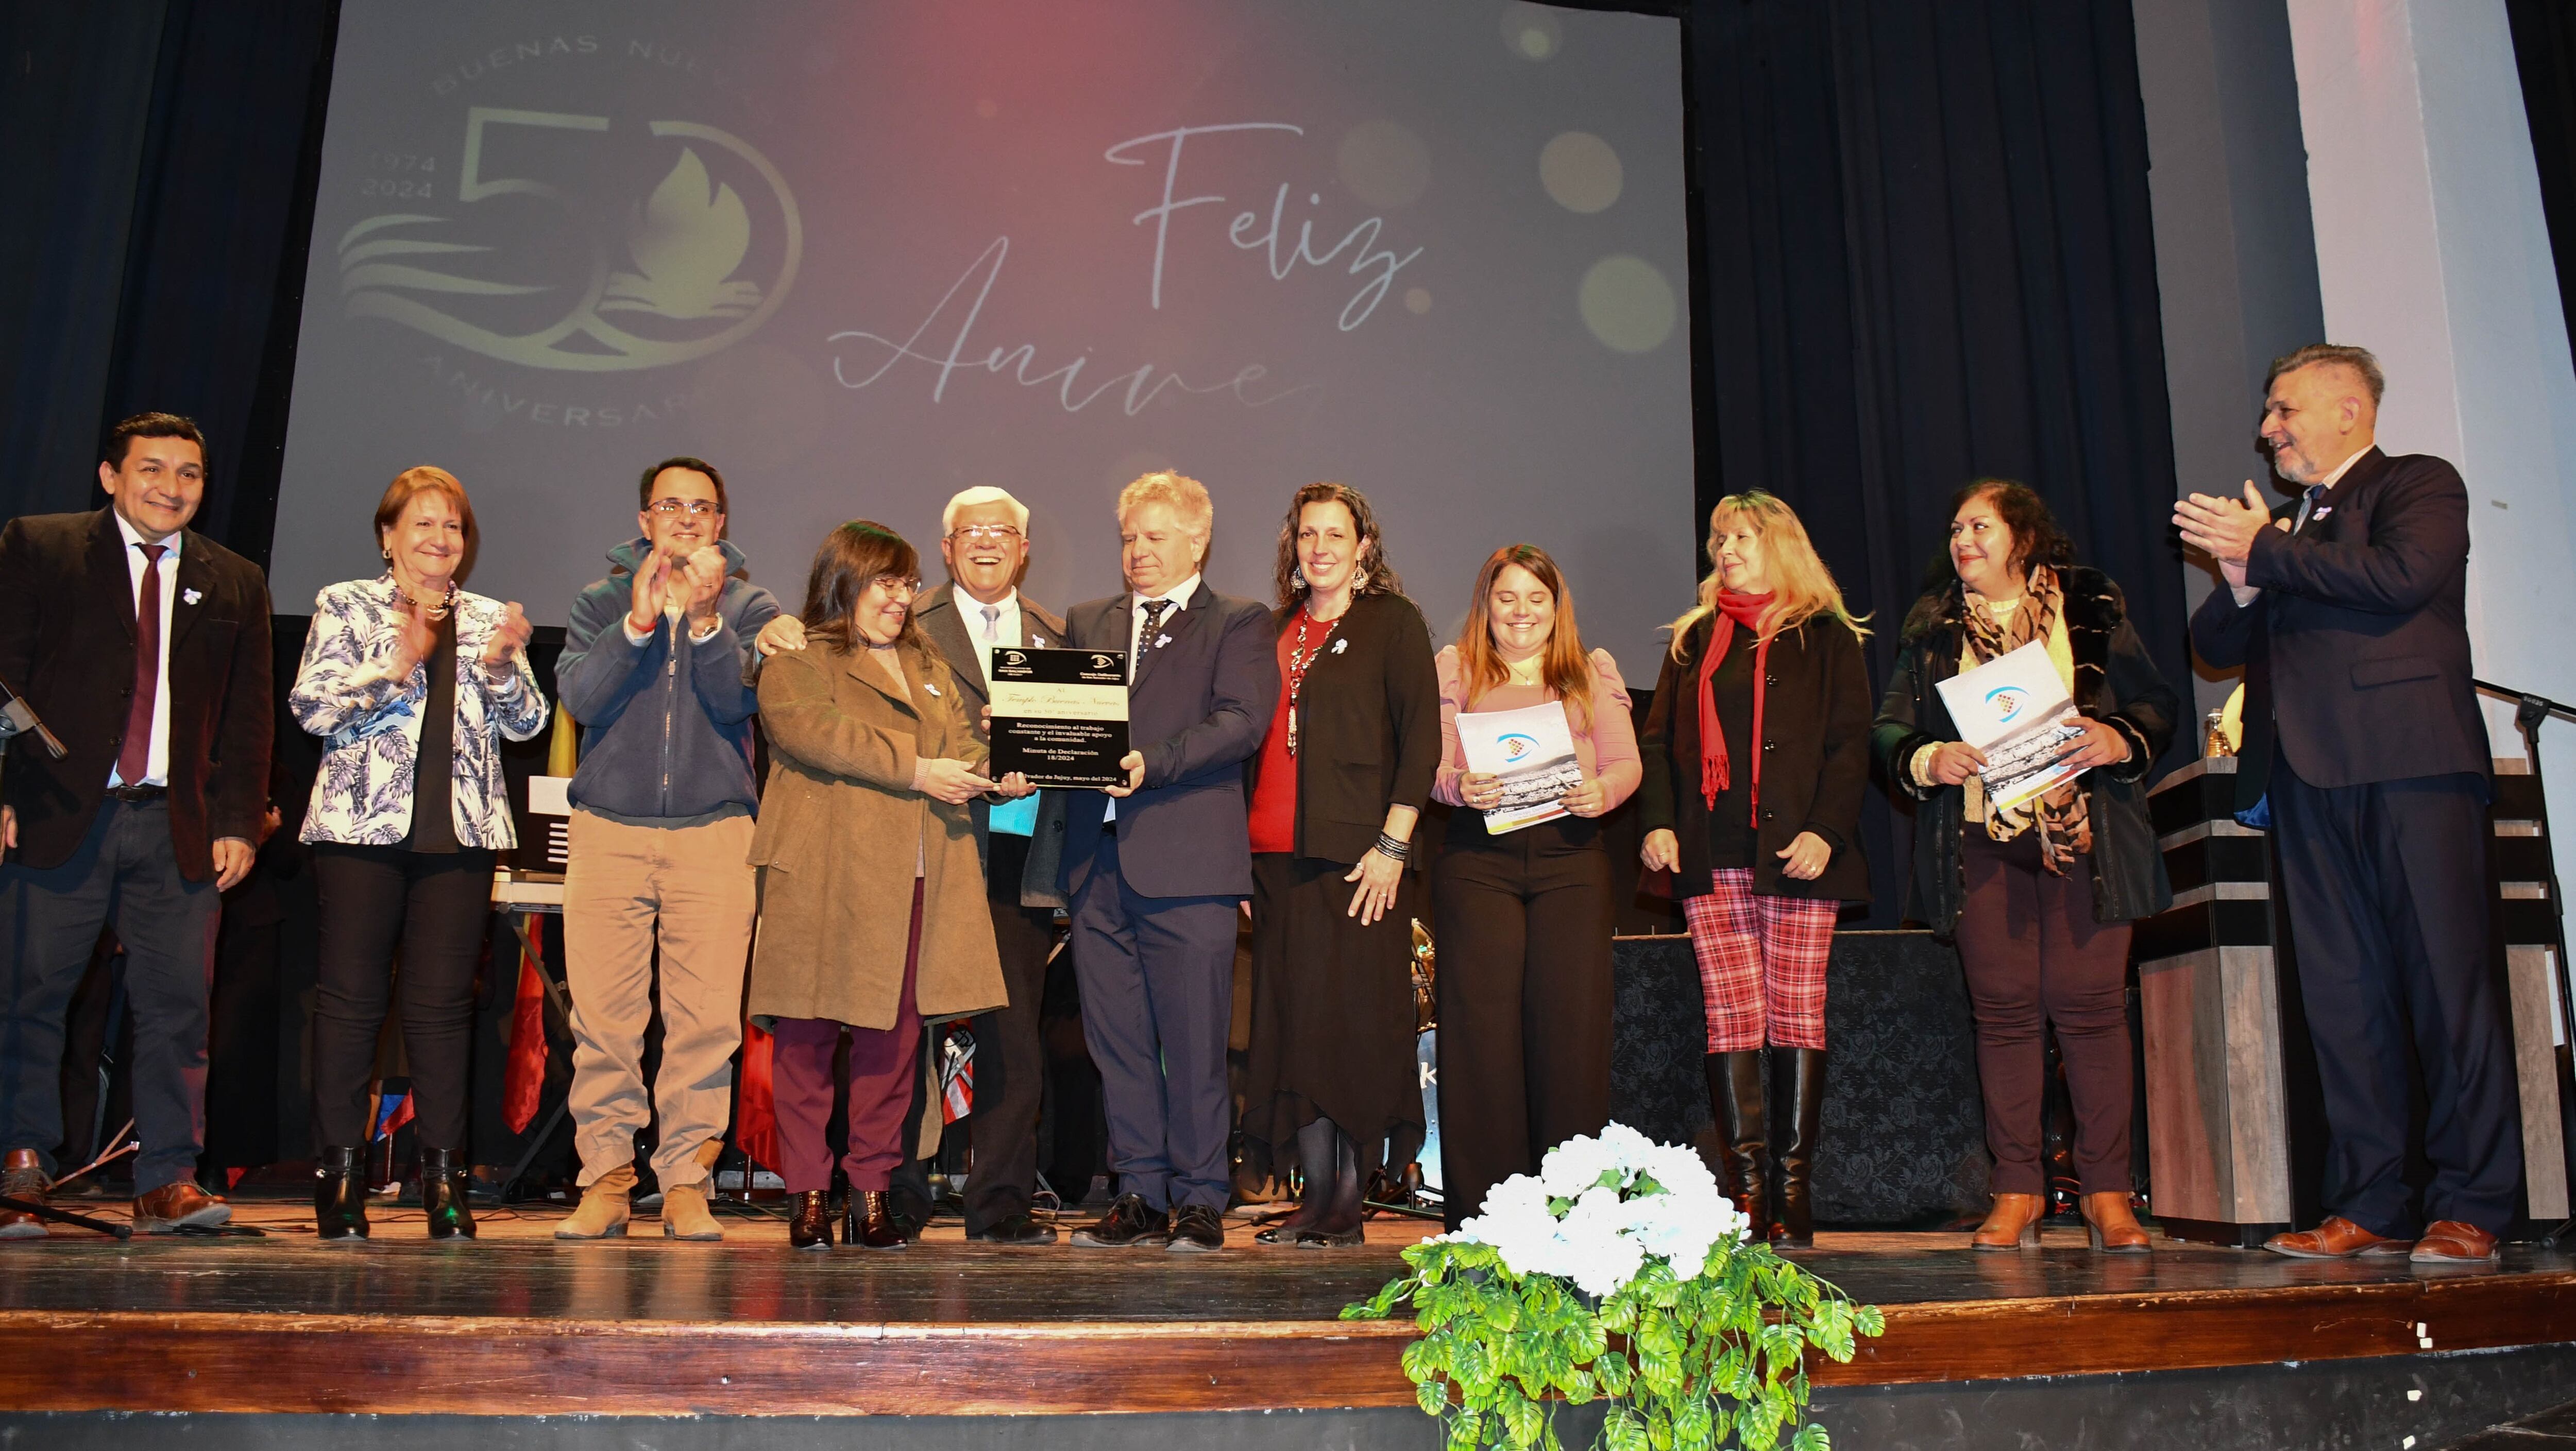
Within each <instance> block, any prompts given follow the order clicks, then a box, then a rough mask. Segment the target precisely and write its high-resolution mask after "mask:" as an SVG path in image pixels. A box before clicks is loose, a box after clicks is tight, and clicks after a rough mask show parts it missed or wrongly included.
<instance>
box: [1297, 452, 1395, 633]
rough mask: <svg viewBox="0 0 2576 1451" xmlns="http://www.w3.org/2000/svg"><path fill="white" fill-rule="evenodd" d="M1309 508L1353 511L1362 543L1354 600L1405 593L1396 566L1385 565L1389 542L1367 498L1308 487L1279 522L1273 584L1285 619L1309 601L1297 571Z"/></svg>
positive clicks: (1339, 487) (1334, 487) (1346, 488)
mask: <svg viewBox="0 0 2576 1451" xmlns="http://www.w3.org/2000/svg"><path fill="white" fill-rule="evenodd" d="M1309 504H1339V505H1341V506H1342V507H1343V508H1344V509H1347V510H1349V511H1350V515H1351V528H1352V530H1353V531H1354V532H1355V533H1357V534H1358V535H1359V539H1360V544H1359V549H1360V557H1359V570H1360V580H1359V587H1358V588H1357V589H1354V590H1352V591H1351V593H1352V594H1353V595H1354V596H1357V595H1400V594H1402V593H1404V581H1403V580H1401V579H1399V578H1397V577H1396V573H1395V566H1393V565H1391V564H1388V563H1387V562H1386V539H1385V537H1384V536H1383V535H1381V534H1380V533H1378V527H1377V515H1376V514H1375V513H1374V512H1372V511H1371V510H1370V508H1369V502H1368V498H1367V496H1366V495H1364V494H1362V493H1361V492H1360V491H1359V490H1357V489H1354V488H1352V487H1351V486H1350V485H1348V484H1334V483H1318V484H1308V485H1307V486H1306V487H1304V488H1302V489H1299V490H1298V491H1297V493H1296V496H1295V497H1293V498H1291V499H1290V500H1289V501H1288V517H1286V518H1284V519H1282V520H1280V521H1279V563H1278V568H1277V570H1276V571H1275V573H1274V574H1273V577H1272V580H1271V584H1272V590H1273V593H1274V595H1275V597H1276V604H1277V608H1278V612H1279V614H1280V616H1281V617H1282V618H1285V617H1286V615H1287V613H1288V612H1289V611H1290V610H1293V609H1295V608H1297V602H1298V601H1299V600H1302V599H1304V598H1305V597H1306V580H1305V577H1304V575H1303V574H1301V573H1300V572H1299V571H1298V568H1297V526H1298V523H1299V516H1300V515H1302V514H1304V513H1305V512H1306V506H1307V505H1309Z"/></svg>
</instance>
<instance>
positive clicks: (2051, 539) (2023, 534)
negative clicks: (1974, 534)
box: [1923, 479, 2075, 593]
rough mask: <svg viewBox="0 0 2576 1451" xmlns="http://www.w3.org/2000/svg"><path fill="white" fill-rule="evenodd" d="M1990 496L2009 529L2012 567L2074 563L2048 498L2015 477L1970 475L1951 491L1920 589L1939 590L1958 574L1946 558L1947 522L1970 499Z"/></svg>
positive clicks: (2025, 570) (2071, 544)
mask: <svg viewBox="0 0 2576 1451" xmlns="http://www.w3.org/2000/svg"><path fill="white" fill-rule="evenodd" d="M1977 498H1985V499H1990V500H1992V501H1993V503H1994V506H1995V514H1996V516H1997V517H1999V518H2001V519H2002V520H2003V521H2004V527H2005V528H2007V529H2010V530H2011V531H2012V537H2013V552H2012V559H2011V561H2010V568H2011V569H2012V572H2013V573H2014V574H2017V575H2022V576H2025V577H2027V576H2028V575H2029V573H2030V567H2031V566H2032V565H2034V564H2049V565H2057V564H2073V563H2074V562H2075V541H2074V540H2072V539H2069V538H2068V537H2066V531H2065V530H2063V529H2060V528H2059V527H2057V516H2056V515H2055V514H2052V513H2050V512H2049V511H2048V501H2047V500H2045V499H2043V498H2041V497H2040V496H2039V491H2038V490H2036V489H2033V488H2032V487H2031V486H2030V485H2028V484H2025V483H2022V482H2021V481H2019V480H2017V479H1970V480H1969V481H1968V482H1966V483H1964V484H1961V485H1960V486H1959V491H1958V492H1957V493H1955V494H1952V495H1951V496H1950V509H1949V512H1948V513H1946V514H1944V515H1942V516H1941V518H1942V524H1941V529H1942V539H1943V540H1944V543H1943V544H1942V545H1941V547H1940V550H1939V552H1937V553H1935V554H1934V555H1933V556H1932V563H1931V564H1930V565H1929V566H1928V567H1927V568H1925V570H1924V571H1923V588H1924V590H1925V592H1927V593H1928V592H1930V591H1932V590H1936V589H1939V588H1941V587H1943V586H1944V585H1946V584H1948V583H1949V582H1950V581H1952V580H1954V579H1957V578H1958V577H1959V571H1958V566H1957V565H1955V564H1953V563H1952V562H1951V560H1950V546H1949V544H1948V543H1947V542H1946V541H1947V540H1948V538H1949V528H1950V524H1949V521H1951V520H1953V519H1956V518H1958V517H1959V511H1960V510H1961V509H1964V508H1966V507H1968V501H1969V500H1971V499H1977Z"/></svg>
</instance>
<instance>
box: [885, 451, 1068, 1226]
mask: <svg viewBox="0 0 2576 1451" xmlns="http://www.w3.org/2000/svg"><path fill="white" fill-rule="evenodd" d="M1028 530H1029V511H1028V506H1027V505H1025V504H1022V503H1021V502H1020V501H1019V500H1017V499H1014V498H1012V497H1011V496H1010V495H1009V494H1007V493H1005V492H1003V491H1002V490H1000V489H995V488H975V489H968V490H966V491H965V492H964V493H962V494H959V495H958V496H957V497H955V498H953V499H950V500H949V501H948V507H947V508H946V509H945V510H944V511H942V513H941V515H940V540H939V557H940V558H941V559H942V560H943V561H945V562H946V563H947V565H948V583H946V584H944V585H941V586H939V587H938V588H936V589H932V590H929V591H927V592H925V593H924V594H923V595H922V596H921V597H920V598H919V599H917V600H915V601H914V602H913V606H912V613H913V618H914V619H915V620H916V621H918V622H919V623H920V625H921V631H922V633H923V634H925V635H928V636H929V637H930V643H932V644H933V645H936V646H938V647H939V653H940V654H942V655H944V656H946V657H947V659H948V664H949V668H950V669H952V670H954V671H955V672H956V674H957V688H958V689H959V690H960V691H961V692H963V693H964V695H965V706H966V717H967V719H969V720H981V719H982V717H983V715H984V707H985V706H986V705H987V704H989V703H990V701H991V697H992V679H993V652H994V651H996V650H1013V649H1020V648H1023V647H1027V648H1037V649H1044V648H1048V647H1051V646H1058V645H1061V644H1063V643H1064V621H1063V620H1062V619H1061V618H1059V617H1058V616H1057V615H1055V614H1054V613H1053V612H1052V611H1050V610H1048V609H1047V608H1046V606H1044V605H1041V604H1039V603H1038V602H1037V601H1035V600H1032V599H1030V598H1028V597H1027V596H1026V595H1023V594H1021V593H1020V591H1019V578H1020V574H1021V571H1022V568H1023V567H1024V566H1025V565H1026V564H1027V563H1028V559H1029V536H1028ZM1037 807H1038V798H1037V796H1036V795H1034V794H1031V795H1028V796H1023V797H1021V798H1020V799H1019V800H1017V801H992V800H986V799H979V800H977V801H975V802H973V803H972V804H971V810H972V813H973V820H974V823H975V845H976V846H977V847H978V848H979V849H981V851H982V853H983V857H984V893H985V899H986V902H987V904H988V905H989V906H990V907H991V908H992V913H993V943H994V946H995V947H997V948H999V949H1000V951H1001V957H1002V981H1003V983H1004V985H1005V986H1007V987H1008V989H1009V991H1010V1001H1009V1002H1008V1003H1007V1004H1005V1005H1004V1006H1002V1007H1001V1008H1000V1009H999V1010H997V1011H994V1012H990V1013H985V1014H982V1015H980V1016H978V1017H977V1018H976V1019H975V1024H974V1033H975V1101H974V1111H973V1112H972V1113H969V1114H968V1115H967V1117H966V1123H967V1126H968V1129H969V1131H970V1133H971V1135H972V1137H973V1142H974V1149H975V1172H974V1173H973V1175H971V1176H970V1177H969V1179H968V1181H967V1182H968V1184H969V1186H970V1192H969V1193H968V1195H967V1197H966V1237H967V1238H968V1239H972V1240H983V1241H986V1242H989V1243H993V1244H1011V1245H1036V1244H1053V1243H1054V1242H1055V1231H1054V1230H1052V1229H1049V1228H1047V1227H1046V1226H1045V1225H1042V1224H1039V1223H1038V1222H1036V1221H1035V1220H1033V1219H1031V1218H1030V1217H1029V1203H1030V1201H1031V1199H1032V1198H1034V1197H1035V1195H1036V1193H1037V1169H1038V1099H1039V1096H1040V1090H1041V1089H1042V1088H1043V1086H1044V1083H1045V1074H1046V1059H1045V1055H1044V1053H1043V1052H1042V1050H1041V1049H1040V1046H1039V1043H1038V1004H1039V1001H1040V1000H1041V999H1042V998H1043V997H1044V996H1045V995H1046V967H1047V954H1048V953H1049V952H1050V951H1051V950H1052V949H1053V948H1054V946H1055V909H1056V907H1057V905H1058V904H1059V903H1061V902H1062V900H1063V899H1062V897H1060V896H1059V895H1058V894H1057V892H1056V889H1055V878H1056V864H1057V861H1058V858H1059V857H1060V855H1061V853H1062V851H1063V846H1064V837H1063V834H1062V828H1063V825H1064V823H1063V821H1062V820H1061V819H1058V820H1056V821H1054V822H1053V823H1052V825H1053V826H1054V828H1055V830H1054V831H1053V832H1051V833H1050V835H1049V839H1048V840H1047V841H1046V842H1044V843H1043V844H1042V845H1038V844H1033V840H1032V835H1033V832H1034V830H1035V828H1036V825H1037V815H1038V812H1037ZM922 1178H923V1175H922V1171H921V1166H920V1162H919V1161H918V1160H915V1161H913V1162H911V1163H908V1164H906V1165H905V1166H904V1167H903V1168H902V1169H899V1170H897V1171H896V1173H895V1189H896V1191H897V1193H898V1196H899V1198H900V1197H901V1191H902V1190H904V1189H905V1188H906V1187H907V1183H906V1181H907V1180H920V1179H922ZM911 1187H912V1188H913V1195H914V1197H926V1195H925V1194H924V1191H925V1190H926V1189H927V1188H928V1185H927V1183H926V1182H924V1183H919V1184H915V1185H912V1186H911ZM1076 1192H1077V1194H1078V1193H1079V1188H1078V1186H1077V1189H1076ZM902 1207H903V1206H901V1205H900V1204H899V1205H898V1212H899V1213H900V1212H901V1209H902Z"/></svg>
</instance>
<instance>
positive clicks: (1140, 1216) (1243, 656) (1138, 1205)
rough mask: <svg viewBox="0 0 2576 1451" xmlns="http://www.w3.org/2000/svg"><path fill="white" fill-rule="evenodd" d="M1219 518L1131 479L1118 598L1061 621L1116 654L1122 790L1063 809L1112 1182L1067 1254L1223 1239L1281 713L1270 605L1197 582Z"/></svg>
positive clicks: (1193, 501)
mask: <svg viewBox="0 0 2576 1451" xmlns="http://www.w3.org/2000/svg"><path fill="white" fill-rule="evenodd" d="M1215 522H1216V507H1215V505H1214V503H1213V502H1211V501H1210V500H1209V498H1208V492H1207V489H1206V487H1205V486H1203V485H1201V484H1200V483H1199V482H1198V481H1197V480H1195V479H1191V478H1185V477H1183V476H1181V475H1179V474H1174V473H1168V472H1166V473H1151V474H1147V475H1145V476H1144V477H1143V478H1140V479H1138V480H1136V481H1135V482H1134V483H1132V484H1129V485H1128V486H1127V487H1126V488H1125V489H1124V490H1122V491H1121V492H1120V493H1119V496H1118V536H1119V546H1120V563H1121V567H1122V571H1123V573H1124V574H1125V576H1126V581H1127V588H1128V592H1127V593H1125V594H1122V595H1118V596H1116V597H1114V598H1111V599H1105V600H1095V601H1093V602H1091V603H1089V604H1085V605H1077V606H1075V607H1074V608H1073V610H1072V611H1071V612H1069V613H1068V615H1067V616H1066V625H1067V627H1068V628H1067V634H1068V635H1069V636H1070V640H1071V643H1072V644H1073V645H1074V646H1075V647H1076V648H1079V649H1085V650H1094V651H1100V652H1104V653H1105V652H1109V651H1119V652H1124V653H1125V655H1126V657H1127V661H1128V666H1127V669H1128V680H1129V682H1130V683H1129V686H1128V694H1129V701H1128V713H1127V722H1128V729H1129V734H1130V739H1131V741H1132V743H1133V744H1132V747H1131V749H1130V750H1129V751H1128V752H1127V754H1126V755H1125V757H1124V758H1123V759H1121V760H1120V761H1119V763H1118V766H1119V769H1120V770H1121V771H1123V772H1124V773H1125V781H1124V783H1123V784H1120V785H1114V786H1109V787H1107V788H1104V789H1103V790H1100V791H1075V792H1072V793H1070V795H1069V797H1067V798H1066V799H1065V801H1064V807H1065V816H1066V826H1065V843H1064V868H1063V885H1064V887H1065V890H1066V893H1067V896H1068V898H1069V900H1070V902H1071V906H1072V915H1073V953H1074V959H1073V961H1074V971H1075V973H1076V974H1077V976H1078V979H1079V981H1080V982H1081V985H1082V1022H1083V1035H1084V1037H1085V1038H1086V1039H1087V1040H1088V1041H1089V1043H1090V1045H1091V1056H1092V1058H1093V1059H1094V1061H1096V1062H1097V1063H1098V1064H1099V1066H1100V1076H1101V1082H1102V1086H1103V1089H1104V1091H1105V1094H1106V1097H1107V1100H1108V1109H1109V1158H1110V1167H1111V1168H1112V1169H1113V1170H1115V1171H1116V1172H1117V1174H1118V1178H1119V1186H1118V1187H1119V1190H1120V1193H1119V1197H1118V1199H1117V1202H1116V1203H1114V1204H1112V1205H1111V1206H1110V1208H1109V1212H1108V1214H1106V1215H1105V1216H1103V1217H1102V1218H1101V1219H1100V1220H1099V1221H1098V1222H1097V1223H1094V1224H1091V1225H1088V1226H1086V1227H1084V1228H1082V1229H1079V1230H1076V1231H1075V1232H1074V1236H1073V1242H1074V1243H1075V1244H1077V1245H1087V1246H1098V1247H1112V1248H1119V1247H1127V1246H1163V1247H1167V1248H1169V1249H1171V1250H1174V1251H1180V1252H1192V1251H1200V1250H1213V1249H1220V1248H1223V1247H1224V1244H1225V1219H1224V1215H1225V1205H1226V1198H1227V1194H1228V1191H1229V1189H1230V1188H1231V1181H1232V1178H1233V1175H1232V1172H1231V1166H1230V1165H1229V1163H1228V1159H1227V1139H1228V1137H1229V1134H1230V1130H1231V1119H1232V1117H1233V1112H1232V1110H1233V1104H1232V1102H1231V1098H1230V1095H1229V1091H1228V1088H1227V1084H1226V1071H1225V1040H1226V1027H1227V1024H1228V1022H1229V1021H1230V1019H1231V1018H1232V1016H1233V1010H1234V1003H1233V997H1234V939H1235V915H1236V908H1237V905H1238V904H1239V903H1241V902H1242V901H1243V900H1244V899H1245V898H1246V897H1248V896H1250V895H1251V893H1252V851H1251V837H1250V828H1249V824H1248V821H1247V818H1246V816H1245V809H1244V799H1243V765H1244V762H1245V761H1246V760H1248V759H1250V758H1251V757H1252V756H1253V754H1254V753H1256V752H1258V751H1259V750H1260V749H1261V741H1262V736H1263V733H1264V732H1265V731H1266V730H1267V729H1268V727H1269V724H1270V717H1271V713H1272V711H1273V709H1274V708H1275V707H1276V706H1277V704H1278V693H1279V668H1278V661H1277V658H1276V654H1275V647H1276V644H1277V638H1278V637H1277V633H1276V631H1275V630H1274V629H1273V628H1272V627H1271V624H1270V612H1269V610H1268V609H1266V608H1265V607H1263V606H1262V605H1261V604H1259V603H1258V602H1256V601H1253V600H1245V599H1235V598H1232V597H1230V596H1227V595H1220V594H1218V593H1216V592H1215V591H1214V590H1211V589H1209V588H1208V587H1207V586H1206V584H1205V583H1204V582H1203V581H1202V580H1201V579H1200V578H1199V567H1200V564H1201V562H1202V561H1203V560H1204V559H1205V558H1206V557H1207V547H1208V535H1209V533H1210V531H1211V530H1212V529H1213V527H1214V526H1215Z"/></svg>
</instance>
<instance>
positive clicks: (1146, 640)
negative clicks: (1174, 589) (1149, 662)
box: [1127, 600, 1172, 680]
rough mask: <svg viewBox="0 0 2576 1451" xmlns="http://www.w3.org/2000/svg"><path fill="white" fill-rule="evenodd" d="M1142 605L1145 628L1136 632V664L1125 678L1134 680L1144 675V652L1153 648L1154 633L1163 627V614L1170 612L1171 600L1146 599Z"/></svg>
mask: <svg viewBox="0 0 2576 1451" xmlns="http://www.w3.org/2000/svg"><path fill="white" fill-rule="evenodd" d="M1144 606H1145V628H1144V629H1143V630H1142V631H1140V632H1138V634H1137V636H1136V665H1135V668H1134V669H1132V670H1130V671H1128V672H1127V678H1128V679H1129V680H1136V679H1139V678H1141V677H1142V676H1143V675H1144V673H1145V653H1146V652H1147V651H1149V650H1151V649H1153V648H1154V635H1155V633H1156V632H1157V631H1159V630H1161V629H1162V628H1163V616H1164V615H1166V614H1168V613H1170V611H1171V608H1172V602H1171V601H1170V600H1147V601H1145V602H1144Z"/></svg>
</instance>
